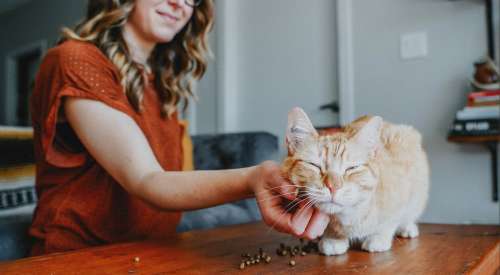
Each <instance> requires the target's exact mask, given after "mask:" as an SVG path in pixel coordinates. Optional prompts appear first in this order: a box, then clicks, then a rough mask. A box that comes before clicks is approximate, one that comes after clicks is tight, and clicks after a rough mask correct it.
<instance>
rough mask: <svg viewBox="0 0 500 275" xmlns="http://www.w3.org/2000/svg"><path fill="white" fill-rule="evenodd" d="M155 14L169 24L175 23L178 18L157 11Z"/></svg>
mask: <svg viewBox="0 0 500 275" xmlns="http://www.w3.org/2000/svg"><path fill="white" fill-rule="evenodd" d="M157 13H158V14H159V15H160V16H161V17H162V18H163V19H165V20H167V21H169V22H172V23H175V22H177V21H178V20H179V18H177V17H175V16H173V15H171V14H170V13H168V12H161V11H157Z"/></svg>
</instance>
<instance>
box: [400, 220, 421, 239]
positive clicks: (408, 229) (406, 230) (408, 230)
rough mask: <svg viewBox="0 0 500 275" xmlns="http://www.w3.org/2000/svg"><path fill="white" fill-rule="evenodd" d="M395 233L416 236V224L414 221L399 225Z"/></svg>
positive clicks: (408, 236)
mask: <svg viewBox="0 0 500 275" xmlns="http://www.w3.org/2000/svg"><path fill="white" fill-rule="evenodd" d="M396 234H397V235H398V236H400V237H403V238H415V237H417V236H418V226H417V225H416V224H414V223H411V224H408V225H404V226H400V227H399V228H398V231H397V233H396Z"/></svg>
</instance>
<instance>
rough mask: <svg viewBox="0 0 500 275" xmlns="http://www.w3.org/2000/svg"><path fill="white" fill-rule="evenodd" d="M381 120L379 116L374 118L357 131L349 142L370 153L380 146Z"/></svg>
mask: <svg viewBox="0 0 500 275" xmlns="http://www.w3.org/2000/svg"><path fill="white" fill-rule="evenodd" d="M382 123H383V120H382V118H381V117H379V116H374V117H372V118H370V119H369V120H368V122H367V123H366V124H365V125H363V127H361V129H359V130H358V132H357V133H356V134H355V135H354V136H353V137H352V138H351V141H352V142H354V143H355V144H356V145H358V146H362V147H363V148H365V149H366V150H368V152H372V151H373V150H375V149H376V148H377V147H378V146H379V145H380V131H381V129H382Z"/></svg>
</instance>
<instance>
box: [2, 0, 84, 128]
mask: <svg viewBox="0 0 500 275" xmlns="http://www.w3.org/2000/svg"><path fill="white" fill-rule="evenodd" d="M23 2H27V3H24V4H22V5H20V6H18V7H16V9H14V10H8V11H5V12H2V13H0V26H1V27H0V37H1V39H2V40H1V43H0V124H2V123H5V122H6V121H5V120H6V111H8V110H7V109H8V108H12V107H13V106H6V104H5V102H8V101H7V100H6V96H7V95H6V93H5V89H6V79H5V74H6V72H5V69H6V63H5V62H6V58H5V55H6V54H8V53H9V52H12V51H14V50H16V49H18V48H20V47H24V46H26V45H30V44H33V43H34V42H37V41H41V40H45V41H47V44H48V47H52V46H53V45H54V43H55V42H56V41H57V39H58V37H59V34H60V29H61V28H62V27H63V26H72V25H74V24H75V23H76V22H77V21H78V20H79V19H81V18H82V17H83V16H84V14H85V11H86V1H83V0H71V1H67V0H43V1H40V0H37V1H29V2H28V1H23Z"/></svg>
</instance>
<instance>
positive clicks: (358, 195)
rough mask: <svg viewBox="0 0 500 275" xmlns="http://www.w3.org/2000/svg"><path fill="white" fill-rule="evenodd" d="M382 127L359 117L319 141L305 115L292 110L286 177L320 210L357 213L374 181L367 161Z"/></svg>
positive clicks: (376, 121) (373, 119)
mask: <svg viewBox="0 0 500 275" xmlns="http://www.w3.org/2000/svg"><path fill="white" fill-rule="evenodd" d="M381 127H382V119H381V118H380V117H362V118H360V119H358V120H356V121H354V122H353V123H351V124H350V125H348V126H347V127H345V129H344V130H343V131H342V132H338V133H334V134H331V135H322V136H320V135H319V134H318V133H317V131H316V129H315V128H314V127H313V126H312V124H311V122H310V120H309V118H308V117H307V115H306V114H305V113H304V111H303V110H302V109H300V108H294V109H293V110H291V111H290V113H289V114H288V127H287V132H286V144H287V147H288V157H287V158H286V160H285V162H284V165H283V168H284V172H285V173H286V174H287V176H288V178H289V179H290V181H291V182H292V183H293V184H295V185H296V186H298V187H300V188H299V190H301V192H302V193H303V194H306V195H307V197H308V198H309V199H310V200H311V201H313V202H314V205H315V207H316V208H318V209H319V210H320V211H322V212H325V213H328V214H334V213H342V212H347V211H349V210H352V209H355V208H356V207H357V206H359V205H362V203H363V202H366V201H368V200H369V199H370V198H371V197H372V194H373V193H374V191H375V187H376V185H377V182H378V180H377V175H376V171H374V169H372V167H371V166H370V160H371V159H372V158H373V156H374V154H375V153H376V150H377V149H378V148H379V146H380V144H381V141H380V131H381Z"/></svg>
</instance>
